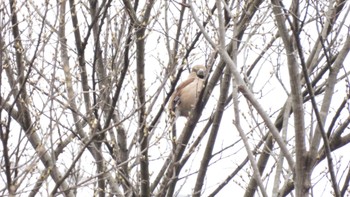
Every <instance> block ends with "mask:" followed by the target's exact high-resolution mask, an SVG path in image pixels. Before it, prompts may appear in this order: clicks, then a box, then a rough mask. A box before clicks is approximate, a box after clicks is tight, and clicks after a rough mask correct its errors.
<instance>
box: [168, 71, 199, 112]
mask: <svg viewBox="0 0 350 197" xmlns="http://www.w3.org/2000/svg"><path fill="white" fill-rule="evenodd" d="M194 80H195V78H193V77H191V78H188V79H186V80H185V81H183V82H182V83H181V84H180V85H179V86H177V88H176V89H175V91H174V93H173V95H172V96H171V99H170V110H171V111H175V108H176V106H177V105H178V104H180V102H181V101H180V96H181V93H182V90H183V89H184V88H185V87H186V86H188V85H189V84H190V83H192V82H193V81H194Z"/></svg>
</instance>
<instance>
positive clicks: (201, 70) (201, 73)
mask: <svg viewBox="0 0 350 197" xmlns="http://www.w3.org/2000/svg"><path fill="white" fill-rule="evenodd" d="M192 73H196V75H197V77H199V78H201V79H204V77H205V75H206V68H205V66H203V65H196V66H193V67H192Z"/></svg>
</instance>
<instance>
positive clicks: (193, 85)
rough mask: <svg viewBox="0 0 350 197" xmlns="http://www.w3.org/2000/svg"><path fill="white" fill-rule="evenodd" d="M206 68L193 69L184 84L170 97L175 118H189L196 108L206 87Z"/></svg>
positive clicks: (171, 110)
mask: <svg viewBox="0 0 350 197" xmlns="http://www.w3.org/2000/svg"><path fill="white" fill-rule="evenodd" d="M205 75H206V68H205V67H204V66H203V65H196V66H194V67H192V70H191V73H190V74H189V76H188V78H187V79H186V80H185V81H184V82H182V83H181V84H180V85H179V86H178V87H177V88H176V89H175V91H174V93H173V95H172V96H171V97H170V103H169V110H170V113H171V114H172V115H174V116H175V117H179V116H184V117H188V116H189V114H190V112H191V110H192V109H193V108H194V107H195V104H196V102H197V100H198V97H199V94H200V92H201V91H202V89H203V86H204V78H205Z"/></svg>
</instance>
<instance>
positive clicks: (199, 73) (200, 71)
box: [197, 69, 205, 79]
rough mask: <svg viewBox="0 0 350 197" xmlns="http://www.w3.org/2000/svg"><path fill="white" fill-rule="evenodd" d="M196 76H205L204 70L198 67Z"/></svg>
mask: <svg viewBox="0 0 350 197" xmlns="http://www.w3.org/2000/svg"><path fill="white" fill-rule="evenodd" d="M197 76H198V77H199V78H201V79H203V78H204V77H205V71H204V70H202V69H200V70H198V71H197Z"/></svg>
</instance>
